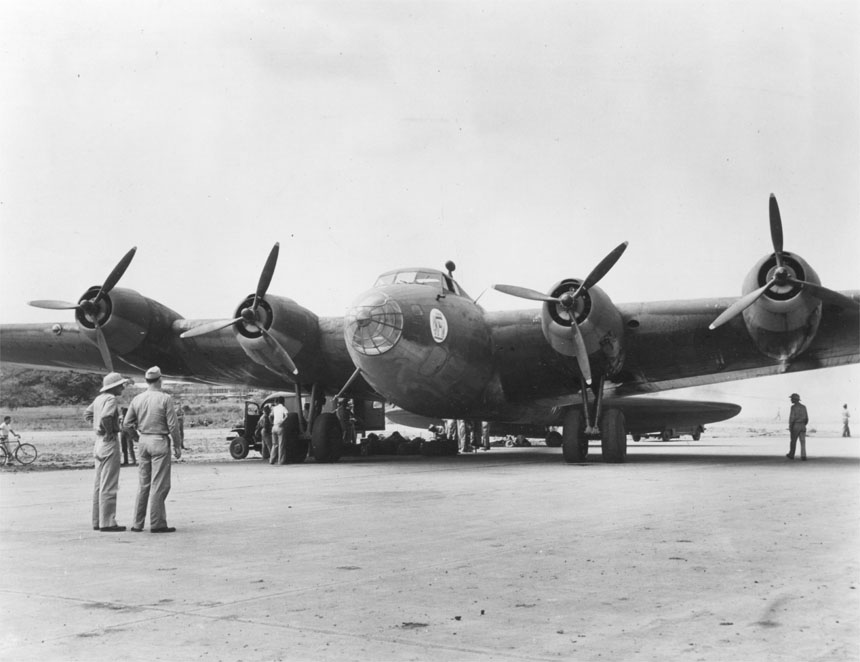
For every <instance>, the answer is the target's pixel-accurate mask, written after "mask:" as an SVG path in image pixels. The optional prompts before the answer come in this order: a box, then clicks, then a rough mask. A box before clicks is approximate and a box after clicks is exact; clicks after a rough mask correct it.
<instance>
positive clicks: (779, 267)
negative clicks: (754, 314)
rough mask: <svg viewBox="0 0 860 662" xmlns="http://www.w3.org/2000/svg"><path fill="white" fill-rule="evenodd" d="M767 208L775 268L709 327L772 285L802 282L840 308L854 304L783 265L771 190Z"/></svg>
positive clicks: (776, 207)
mask: <svg viewBox="0 0 860 662" xmlns="http://www.w3.org/2000/svg"><path fill="white" fill-rule="evenodd" d="M768 211H769V214H770V240H771V243H772V244H773V256H774V259H775V260H776V269H774V270H773V275H772V276H771V278H770V280H769V281H767V282H766V283H765V284H764V285H762V286H761V287H760V288H758V289H757V290H753V291H752V292H750V293H748V294H745V295H744V296H742V297H741V298H740V299H738V300H737V301H735V302H734V303H733V304H732V305H731V306H729V307H728V308H726V309H725V310H724V311H723V312H722V313H721V314H720V316H719V317H717V319H715V320H714V321H713V322H712V323H711V325H710V327H708V328H710V329H711V330H713V329H716V328H717V327H720V326H722V325H723V324H725V323H726V322H728V321H729V320H731V319H733V318H735V317H737V316H738V315H740V314H741V313H742V312H743V311H745V310H746V309H747V308H749V307H750V306H751V305H753V304H754V303H755V302H756V301H758V300H759V299H760V298H761V297H762V296H764V294H765V293H766V292H767V291H768V290H769V289H770V288H772V287H774V286H776V287H785V286H787V285H802V286H803V287H804V289H806V290H808V291H809V293H810V294H812V296H814V297H817V298H819V299H821V300H822V301H824V302H825V303H831V304H834V305H837V306H840V307H841V308H851V307H857V306H858V303H857V302H856V301H854V300H853V299H850V298H848V297H847V296H845V295H844V294H840V293H839V292H835V291H834V290H829V289H827V288H826V287H822V286H821V285H817V284H815V283H810V282H808V281H805V280H800V279H799V278H796V277H795V276H794V275H793V273H792V272H791V270H790V269H789V268H788V267H786V266H785V261H784V259H783V235H782V217H781V216H780V214H779V205H778V204H777V202H776V196H775V195H774V194H773V193H771V194H770V204H769V206H768Z"/></svg>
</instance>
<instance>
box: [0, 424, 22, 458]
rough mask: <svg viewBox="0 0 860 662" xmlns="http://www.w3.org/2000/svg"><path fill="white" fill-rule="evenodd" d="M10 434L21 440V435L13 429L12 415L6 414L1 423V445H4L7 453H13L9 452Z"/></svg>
mask: <svg viewBox="0 0 860 662" xmlns="http://www.w3.org/2000/svg"><path fill="white" fill-rule="evenodd" d="M10 434H14V435H15V438H16V439H18V441H20V440H21V435H20V434H18V433H17V432H15V430H13V429H12V417H11V416H4V417H3V422H2V423H0V445H2V446H3V449H4V450H5V451H6V454H7V455H11V453H10V452H9V435H10Z"/></svg>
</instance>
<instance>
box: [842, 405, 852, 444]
mask: <svg viewBox="0 0 860 662" xmlns="http://www.w3.org/2000/svg"><path fill="white" fill-rule="evenodd" d="M849 420H851V414H850V412H849V411H848V405H847V404H845V405H842V436H843V437H850V436H851V428H850V427H849V426H848V421H849Z"/></svg>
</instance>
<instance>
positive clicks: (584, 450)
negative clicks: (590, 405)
mask: <svg viewBox="0 0 860 662" xmlns="http://www.w3.org/2000/svg"><path fill="white" fill-rule="evenodd" d="M563 425H564V431H563V432H562V435H561V454H562V456H563V457H564V461H565V462H567V463H568V464H581V463H582V462H585V458H586V457H587V456H588V437H586V436H585V420H584V419H583V416H582V412H581V411H579V409H571V410H570V411H569V412H567V413H566V414H565V415H564V419H563Z"/></svg>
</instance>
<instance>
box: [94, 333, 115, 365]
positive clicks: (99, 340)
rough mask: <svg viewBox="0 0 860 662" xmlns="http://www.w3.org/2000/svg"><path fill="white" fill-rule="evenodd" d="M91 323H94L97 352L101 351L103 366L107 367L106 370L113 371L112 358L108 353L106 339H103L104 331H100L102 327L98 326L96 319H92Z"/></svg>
mask: <svg viewBox="0 0 860 662" xmlns="http://www.w3.org/2000/svg"><path fill="white" fill-rule="evenodd" d="M93 324H95V327H96V345H98V348H99V352H101V355H102V361H104V364H105V368H107V369H108V372H113V359H112V358H111V355H110V349H109V348H108V344H107V340H105V334H104V331H102V327H101V326H99V323H98V322H97V321H96V320H93Z"/></svg>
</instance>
